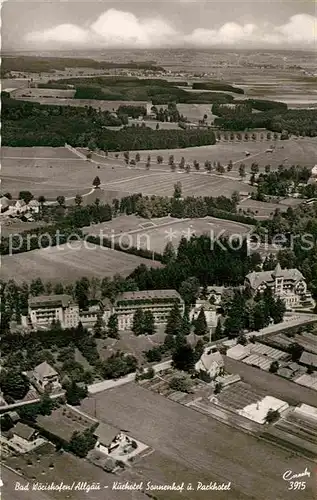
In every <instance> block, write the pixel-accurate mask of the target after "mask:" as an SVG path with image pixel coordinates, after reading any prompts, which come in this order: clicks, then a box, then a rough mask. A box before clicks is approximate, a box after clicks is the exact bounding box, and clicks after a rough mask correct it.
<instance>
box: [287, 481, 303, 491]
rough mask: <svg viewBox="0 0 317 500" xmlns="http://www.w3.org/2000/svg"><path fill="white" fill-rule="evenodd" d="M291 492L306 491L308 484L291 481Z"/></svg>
mask: <svg viewBox="0 0 317 500" xmlns="http://www.w3.org/2000/svg"><path fill="white" fill-rule="evenodd" d="M288 489H289V490H305V489H306V482H305V481H291V482H290V483H289V488H288Z"/></svg>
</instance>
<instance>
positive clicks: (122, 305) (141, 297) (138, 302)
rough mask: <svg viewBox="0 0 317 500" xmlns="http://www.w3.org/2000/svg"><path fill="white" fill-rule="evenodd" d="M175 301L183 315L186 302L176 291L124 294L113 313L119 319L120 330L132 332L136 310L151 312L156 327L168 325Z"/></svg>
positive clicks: (117, 301) (146, 291)
mask: <svg viewBox="0 0 317 500" xmlns="http://www.w3.org/2000/svg"><path fill="white" fill-rule="evenodd" d="M175 301H177V302H178V304H179V308H180V311H181V314H183V313H184V301H183V300H182V299H181V297H180V295H179V294H178V293H177V292H176V291H175V290H145V291H138V292H126V293H123V294H122V295H121V296H120V297H119V298H118V299H117V300H116V302H115V305H114V308H113V313H115V314H116V315H117V317H118V327H119V330H130V329H131V328H132V324H133V316H134V313H135V311H136V310H138V309H142V311H143V312H145V311H151V312H152V314H153V316H154V321H155V325H161V324H166V323H167V320H168V317H169V314H170V312H171V309H172V308H173V307H174V304H175Z"/></svg>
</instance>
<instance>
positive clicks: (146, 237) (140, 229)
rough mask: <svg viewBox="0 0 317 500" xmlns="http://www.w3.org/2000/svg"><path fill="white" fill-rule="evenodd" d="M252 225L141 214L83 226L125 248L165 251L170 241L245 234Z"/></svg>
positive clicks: (210, 219) (208, 219)
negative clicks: (147, 217) (150, 216)
mask: <svg viewBox="0 0 317 500" xmlns="http://www.w3.org/2000/svg"><path fill="white" fill-rule="evenodd" d="M251 230H252V226H248V225H247V224H241V223H238V222H232V221H226V220H221V219H216V218H214V217H205V218H203V219H175V218H172V217H163V218H161V219H151V220H147V219H142V218H141V217H136V216H134V215H131V216H125V215H123V216H120V217H117V218H115V219H113V220H112V221H109V222H103V223H101V224H93V225H92V226H89V227H85V228H83V231H84V233H85V234H90V235H95V236H104V237H108V238H110V237H111V238H113V240H114V241H116V242H118V243H119V244H121V245H122V246H123V247H124V246H127V245H128V244H129V245H130V246H134V247H137V248H144V249H147V250H150V251H156V252H163V250H164V248H165V246H166V244H167V243H168V242H171V243H172V244H173V246H174V248H177V246H178V244H179V242H180V240H181V238H182V237H185V238H190V237H191V236H194V235H196V236H200V235H202V234H209V235H210V236H211V237H212V236H214V237H216V236H217V235H219V236H220V235H224V234H226V235H235V234H239V235H240V234H241V235H246V234H248V233H249V232H250V231H251Z"/></svg>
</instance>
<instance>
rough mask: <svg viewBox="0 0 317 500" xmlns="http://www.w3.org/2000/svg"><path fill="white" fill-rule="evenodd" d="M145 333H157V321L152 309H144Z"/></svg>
mask: <svg viewBox="0 0 317 500" xmlns="http://www.w3.org/2000/svg"><path fill="white" fill-rule="evenodd" d="M143 333H144V334H145V335H153V334H154V333H155V321H154V316H153V313H152V311H150V310H147V311H144V315H143Z"/></svg>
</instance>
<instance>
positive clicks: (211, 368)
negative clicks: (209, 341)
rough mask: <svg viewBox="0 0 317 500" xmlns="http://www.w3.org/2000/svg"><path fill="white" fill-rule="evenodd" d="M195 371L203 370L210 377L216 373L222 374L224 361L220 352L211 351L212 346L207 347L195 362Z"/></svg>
mask: <svg viewBox="0 0 317 500" xmlns="http://www.w3.org/2000/svg"><path fill="white" fill-rule="evenodd" d="M195 371H196V372H201V371H202V372H205V373H207V374H208V375H209V376H210V377H211V378H215V377H217V375H221V374H223V371H224V361H223V358H222V356H221V354H220V353H219V352H218V351H216V352H213V351H212V348H210V347H207V348H206V349H205V350H204V352H203V354H202V355H201V357H200V359H199V360H198V361H197V363H196V364H195Z"/></svg>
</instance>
